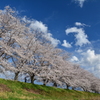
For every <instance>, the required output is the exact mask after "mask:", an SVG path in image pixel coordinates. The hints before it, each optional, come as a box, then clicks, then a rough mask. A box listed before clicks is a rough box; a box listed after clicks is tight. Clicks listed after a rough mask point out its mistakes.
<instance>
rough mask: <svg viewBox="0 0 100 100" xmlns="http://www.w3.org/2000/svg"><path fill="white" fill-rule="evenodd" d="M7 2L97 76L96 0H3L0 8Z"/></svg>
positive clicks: (99, 32) (99, 28)
mask: <svg viewBox="0 0 100 100" xmlns="http://www.w3.org/2000/svg"><path fill="white" fill-rule="evenodd" d="M7 5H9V6H10V7H12V8H13V9H15V10H17V11H18V14H19V16H21V17H23V19H24V20H26V17H27V18H28V19H29V21H32V24H31V27H34V29H36V28H39V29H40V31H42V32H44V33H45V35H46V37H48V39H49V40H51V41H52V44H54V45H55V46H58V47H59V48H62V49H64V50H66V51H68V52H70V53H71V61H73V62H75V63H78V64H80V66H81V67H83V68H85V69H87V70H89V71H91V72H92V73H94V74H95V75H96V76H98V77H99V76H100V75H99V74H100V45H99V44H100V0H3V1H2V2H0V9H4V7H5V6H7ZM24 16H26V17H24ZM31 19H34V21H33V20H31ZM46 33H47V34H46Z"/></svg>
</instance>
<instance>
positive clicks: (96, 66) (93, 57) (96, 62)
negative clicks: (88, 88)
mask: <svg viewBox="0 0 100 100" xmlns="http://www.w3.org/2000/svg"><path fill="white" fill-rule="evenodd" d="M79 63H80V64H81V65H82V66H85V67H87V69H89V70H90V71H92V72H93V73H94V74H95V75H96V76H98V77H100V76H99V75H98V73H99V74H100V54H96V53H95V51H94V50H91V49H88V50H87V51H86V52H82V53H81V58H80V61H79Z"/></svg>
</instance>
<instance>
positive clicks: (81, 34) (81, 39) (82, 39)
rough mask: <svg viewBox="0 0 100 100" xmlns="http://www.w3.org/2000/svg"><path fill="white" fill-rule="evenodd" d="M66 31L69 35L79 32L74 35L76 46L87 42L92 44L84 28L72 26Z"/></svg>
mask: <svg viewBox="0 0 100 100" xmlns="http://www.w3.org/2000/svg"><path fill="white" fill-rule="evenodd" d="M65 32H66V34H67V35H68V34H69V33H77V34H75V35H74V36H75V38H76V44H75V45H76V46H83V45H85V44H90V42H89V40H88V39H87V38H88V36H87V35H86V34H85V31H84V30H83V28H77V27H72V28H68V29H66V30H65Z"/></svg>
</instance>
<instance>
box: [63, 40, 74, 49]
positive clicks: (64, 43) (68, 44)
mask: <svg viewBox="0 0 100 100" xmlns="http://www.w3.org/2000/svg"><path fill="white" fill-rule="evenodd" d="M62 46H64V47H66V48H71V47H72V46H71V44H70V43H68V42H67V41H66V40H63V44H62Z"/></svg>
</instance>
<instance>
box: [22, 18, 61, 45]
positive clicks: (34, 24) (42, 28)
mask: <svg viewBox="0 0 100 100" xmlns="http://www.w3.org/2000/svg"><path fill="white" fill-rule="evenodd" d="M22 20H23V21H24V22H27V23H29V24H30V26H29V27H30V28H31V29H32V30H35V31H38V32H42V36H43V37H45V38H46V39H47V40H49V41H50V42H51V43H52V44H53V45H54V46H57V45H58V44H59V43H60V40H58V39H55V38H53V36H52V34H51V33H50V32H48V27H47V26H46V25H45V24H43V23H42V22H41V21H37V20H32V21H31V20H27V19H26V17H23V18H22Z"/></svg>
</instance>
